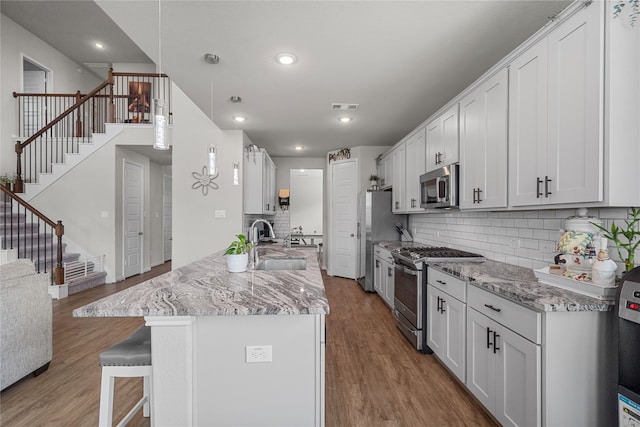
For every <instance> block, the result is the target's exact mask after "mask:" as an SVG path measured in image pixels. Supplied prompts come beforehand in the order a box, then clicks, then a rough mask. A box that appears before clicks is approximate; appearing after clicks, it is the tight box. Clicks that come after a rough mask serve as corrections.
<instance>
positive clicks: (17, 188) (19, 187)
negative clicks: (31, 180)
mask: <svg viewBox="0 0 640 427" xmlns="http://www.w3.org/2000/svg"><path fill="white" fill-rule="evenodd" d="M16 157H17V163H16V180H15V182H14V183H13V192H14V193H24V181H23V180H22V143H21V142H20V141H18V142H16Z"/></svg>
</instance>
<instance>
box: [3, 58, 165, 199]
mask: <svg viewBox="0 0 640 427" xmlns="http://www.w3.org/2000/svg"><path fill="white" fill-rule="evenodd" d="M13 96H14V98H17V99H18V126H17V127H18V132H19V133H20V135H21V137H22V138H24V141H18V142H16V144H15V151H16V156H17V159H16V173H15V183H14V192H16V193H22V192H24V183H25V182H37V181H38V177H39V174H40V173H49V172H51V171H52V167H53V164H55V163H61V162H63V161H64V157H65V155H66V154H67V153H74V152H78V150H79V147H80V144H83V143H88V142H90V135H91V134H92V133H94V132H104V124H105V123H116V122H125V123H149V122H150V120H149V117H150V116H151V114H150V113H151V111H150V109H151V107H152V106H151V102H152V99H153V98H162V99H164V100H165V105H169V106H170V105H171V102H170V97H171V83H170V80H169V78H168V77H167V75H166V74H154V73H114V72H113V70H109V76H108V78H107V80H105V81H104V82H102V83H101V84H100V85H98V86H97V87H96V88H95V89H93V90H92V91H91V92H89V93H87V94H85V95H83V94H81V93H80V91H78V92H76V93H75V94H33V93H16V92H14V93H13ZM70 100H73V101H74V102H73V104H71V105H70V106H69V104H70ZM61 106H63V108H64V110H63V111H61V112H58V111H57V110H59V109H61ZM169 108H170V107H169ZM54 115H55V117H54V118H53V119H52V120H50V121H49V120H48V118H49V117H52V116H54ZM169 122H170V123H171V110H169ZM40 126H42V127H41V128H40V129H39V130H37V131H36V130H35V129H36V128H38V127H40Z"/></svg>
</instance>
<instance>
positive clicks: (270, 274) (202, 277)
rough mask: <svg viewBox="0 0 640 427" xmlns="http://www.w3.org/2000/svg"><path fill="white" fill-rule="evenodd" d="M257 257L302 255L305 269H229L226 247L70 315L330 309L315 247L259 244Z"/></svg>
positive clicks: (313, 311) (233, 313)
mask: <svg viewBox="0 0 640 427" xmlns="http://www.w3.org/2000/svg"><path fill="white" fill-rule="evenodd" d="M258 250H259V252H258V253H259V254H261V257H260V258H261V259H268V258H291V257H298V258H300V257H304V258H306V260H307V269H306V270H271V271H265V270H253V269H251V266H249V268H248V269H247V271H246V272H244V273H229V272H228V271H227V262H226V258H224V257H223V254H224V251H221V252H217V253H215V254H213V255H210V256H207V257H205V258H202V259H200V260H198V261H195V262H193V263H191V264H188V265H185V266H183V267H180V268H177V269H175V270H173V271H170V272H168V273H165V274H163V275H161V276H158V277H155V278H153V279H150V280H147V281H146V282H143V283H140V284H139V285H136V286H133V287H131V288H128V289H125V290H123V291H121V292H118V293H116V294H113V295H110V296H108V297H106V298H103V299H101V300H98V301H95V302H93V303H91V304H87V305H85V306H83V307H80V308H77V309H75V310H74V311H73V316H74V317H137V316H238V315H268V314H285V315H287V314H288V315H295V314H328V313H329V304H328V302H327V297H326V294H325V291H324V284H323V281H322V275H321V273H320V266H319V265H318V260H317V253H316V251H315V249H314V248H300V249H298V248H297V249H289V248H283V247H280V246H276V245H265V246H264V247H259V248H258Z"/></svg>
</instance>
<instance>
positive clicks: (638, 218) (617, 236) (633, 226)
mask: <svg viewBox="0 0 640 427" xmlns="http://www.w3.org/2000/svg"><path fill="white" fill-rule="evenodd" d="M624 222H625V225H626V227H625V228H624V229H623V228H621V227H618V226H617V225H616V223H615V222H613V223H612V224H611V229H610V230H607V229H606V228H604V227H603V226H601V225H599V224H595V223H593V222H592V223H591V224H593V225H594V226H595V227H596V228H598V229H600V231H602V236H603V237H606V238H607V239H609V240H611V241H612V242H613V243H615V245H616V250H617V251H618V256H619V257H620V259H621V260H622V261H624V267H625V271H630V270H632V269H633V268H634V267H635V256H634V255H635V251H636V249H637V248H638V246H640V229H639V227H638V225H639V224H640V208H631V219H627V220H625V221H624ZM621 249H623V250H625V251H626V252H627V256H626V257H624V256H622V252H621Z"/></svg>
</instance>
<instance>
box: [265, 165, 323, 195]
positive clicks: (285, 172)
mask: <svg viewBox="0 0 640 427" xmlns="http://www.w3.org/2000/svg"><path fill="white" fill-rule="evenodd" d="M271 160H273V163H274V164H275V165H276V190H279V189H281V188H289V179H290V171H291V169H322V170H325V169H326V166H327V163H326V160H325V159H324V158H323V157H272V158H271Z"/></svg>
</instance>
